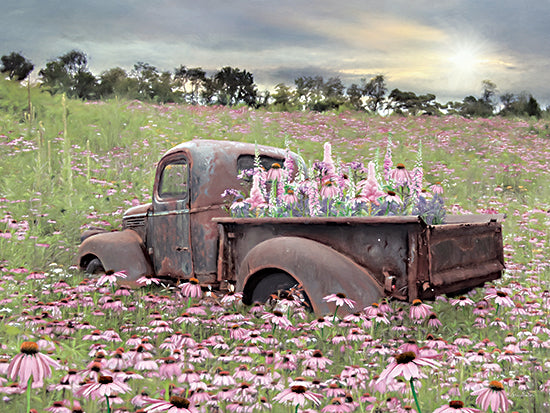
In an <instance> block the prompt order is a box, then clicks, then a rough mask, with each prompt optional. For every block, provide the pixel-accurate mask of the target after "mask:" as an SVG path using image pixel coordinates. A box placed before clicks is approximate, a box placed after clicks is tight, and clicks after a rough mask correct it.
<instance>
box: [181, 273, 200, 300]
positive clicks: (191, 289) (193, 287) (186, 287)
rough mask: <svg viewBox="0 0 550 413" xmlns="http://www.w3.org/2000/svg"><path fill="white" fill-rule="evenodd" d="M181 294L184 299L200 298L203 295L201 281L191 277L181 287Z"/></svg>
mask: <svg viewBox="0 0 550 413" xmlns="http://www.w3.org/2000/svg"><path fill="white" fill-rule="evenodd" d="M180 292H181V294H182V295H183V296H184V297H189V298H200V296H201V295H202V288H201V286H200V282H199V280H198V279H196V278H195V277H191V278H190V279H189V281H188V282H186V283H183V284H182V285H181V286H180Z"/></svg>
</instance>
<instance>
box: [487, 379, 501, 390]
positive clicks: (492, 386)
mask: <svg viewBox="0 0 550 413" xmlns="http://www.w3.org/2000/svg"><path fill="white" fill-rule="evenodd" d="M489 388H490V389H491V390H496V391H502V390H504V386H503V385H502V383H501V382H500V381H497V380H493V381H492V382H490V383H489Z"/></svg>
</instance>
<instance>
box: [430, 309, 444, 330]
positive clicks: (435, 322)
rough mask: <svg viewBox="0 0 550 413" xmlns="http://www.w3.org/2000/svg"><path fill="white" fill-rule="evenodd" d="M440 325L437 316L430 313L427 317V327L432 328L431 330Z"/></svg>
mask: <svg viewBox="0 0 550 413" xmlns="http://www.w3.org/2000/svg"><path fill="white" fill-rule="evenodd" d="M442 325H443V324H442V323H441V321H440V320H439V318H437V314H436V313H430V315H429V316H428V326H430V327H433V328H439V327H441V326H442Z"/></svg>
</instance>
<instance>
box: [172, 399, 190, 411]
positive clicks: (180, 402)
mask: <svg viewBox="0 0 550 413" xmlns="http://www.w3.org/2000/svg"><path fill="white" fill-rule="evenodd" d="M170 403H172V405H173V406H174V407H177V408H178V409H187V408H188V407H189V405H190V404H191V402H190V401H189V400H187V399H184V398H183V397H179V396H170Z"/></svg>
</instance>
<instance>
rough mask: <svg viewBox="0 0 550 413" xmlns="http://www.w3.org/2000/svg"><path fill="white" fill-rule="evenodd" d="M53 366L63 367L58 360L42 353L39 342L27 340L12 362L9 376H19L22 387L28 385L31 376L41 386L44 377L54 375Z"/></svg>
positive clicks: (9, 367) (8, 372)
mask: <svg viewBox="0 0 550 413" xmlns="http://www.w3.org/2000/svg"><path fill="white" fill-rule="evenodd" d="M51 367H55V368H56V369H59V368H61V366H60V365H59V363H58V362H57V361H55V360H54V359H52V358H51V357H49V356H46V355H45V354H42V353H40V351H39V350H38V344H37V343H35V342H34V341H25V342H23V344H21V352H20V353H19V354H18V355H16V356H15V357H14V358H13V360H12V361H11V362H10V364H9V366H8V370H7V376H8V378H10V379H11V380H15V379H16V378H17V377H19V385H20V386H22V387H25V386H27V384H28V382H30V379H31V377H32V381H33V383H37V385H38V386H41V385H42V384H43V379H44V378H45V377H50V376H51V375H52V370H51Z"/></svg>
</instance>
